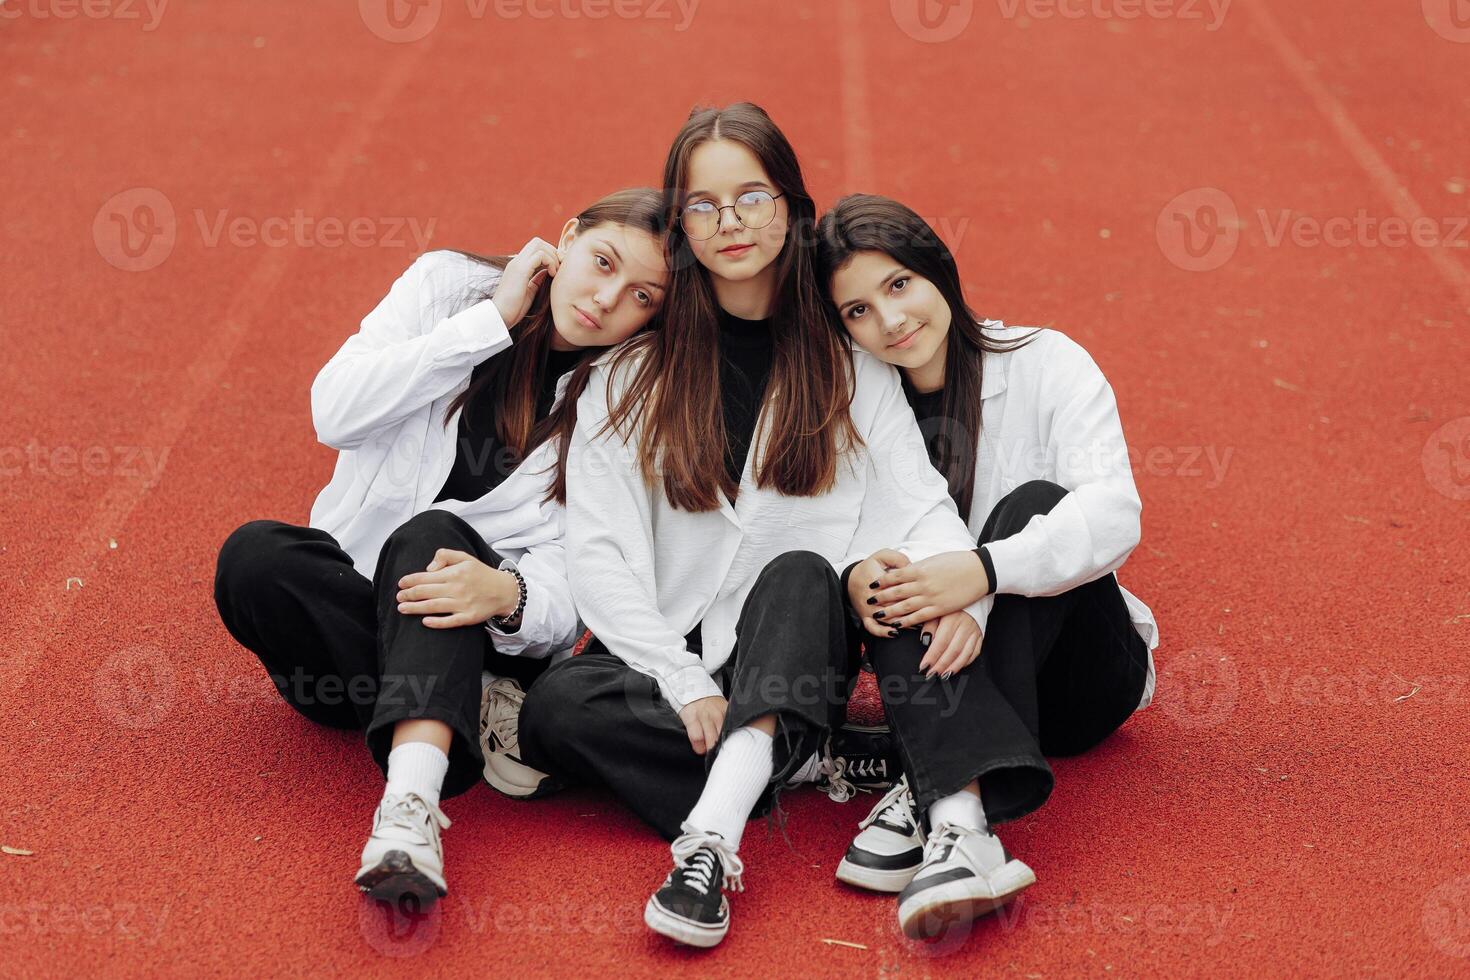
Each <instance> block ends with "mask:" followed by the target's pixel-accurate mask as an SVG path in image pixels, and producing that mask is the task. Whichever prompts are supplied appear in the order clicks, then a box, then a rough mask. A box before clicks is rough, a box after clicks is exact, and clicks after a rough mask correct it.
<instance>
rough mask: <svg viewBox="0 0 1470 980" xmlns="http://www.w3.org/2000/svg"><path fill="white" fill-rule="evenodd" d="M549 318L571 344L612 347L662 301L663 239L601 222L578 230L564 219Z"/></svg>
mask: <svg viewBox="0 0 1470 980" xmlns="http://www.w3.org/2000/svg"><path fill="white" fill-rule="evenodd" d="M557 253H558V254H559V255H560V256H561V266H560V268H559V269H558V270H557V273H556V276H555V277H553V278H552V280H551V298H550V302H551V319H552V322H553V323H554V324H555V325H556V332H557V333H559V334H561V336H562V339H563V340H565V341H566V342H567V343H569V344H571V345H572V346H574V347H612V346H613V345H615V344H620V343H622V342H623V341H625V340H627V339H628V338H629V337H631V336H633V334H635V333H637V332H638V331H639V330H641V329H642V328H643V327H644V325H646V324H647V323H648V321H649V320H651V319H652V318H653V315H654V314H655V313H657V312H658V308H659V306H660V304H662V303H663V298H664V289H665V288H666V287H667V286H668V282H669V266H668V262H667V261H666V260H665V258H664V243H663V240H662V239H660V238H658V237H656V236H654V235H651V234H649V233H648V232H646V231H643V230H642V229H639V228H631V227H628V226H626V225H620V224H616V223H614V222H610V221H609V222H603V223H602V224H600V225H594V226H593V227H591V228H587V229H585V230H583V231H580V232H579V231H578V230H577V219H575V218H573V219H572V220H571V221H568V222H567V224H566V227H565V228H563V229H562V235H561V240H560V242H558V244H557Z"/></svg>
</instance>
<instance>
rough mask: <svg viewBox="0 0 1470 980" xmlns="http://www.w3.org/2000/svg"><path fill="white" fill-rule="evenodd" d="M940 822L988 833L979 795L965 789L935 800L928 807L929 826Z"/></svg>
mask: <svg viewBox="0 0 1470 980" xmlns="http://www.w3.org/2000/svg"><path fill="white" fill-rule="evenodd" d="M942 823H948V824H953V825H954V826H956V827H967V828H969V829H970V830H978V831H980V832H981V833H982V834H988V833H989V832H990V827H989V826H988V825H987V824H986V822H985V806H984V804H982V803H981V802H980V797H979V796H978V795H977V794H975V793H971V792H968V791H966V790H960V791H959V792H958V793H954V794H951V795H950V796H943V797H940V798H939V799H937V800H935V801H934V802H933V803H932V804H931V805H930V807H929V826H931V827H938V826H939V825H940V824H942Z"/></svg>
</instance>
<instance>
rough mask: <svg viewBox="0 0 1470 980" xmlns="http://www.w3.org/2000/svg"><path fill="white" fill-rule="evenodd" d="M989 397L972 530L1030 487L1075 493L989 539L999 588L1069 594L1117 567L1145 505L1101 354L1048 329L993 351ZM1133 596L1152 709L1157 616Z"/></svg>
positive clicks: (1009, 333) (990, 324) (986, 369)
mask: <svg viewBox="0 0 1470 980" xmlns="http://www.w3.org/2000/svg"><path fill="white" fill-rule="evenodd" d="M985 330H986V333H987V334H989V335H990V336H991V337H993V338H995V339H996V340H1002V341H1005V340H1014V339H1017V338H1020V337H1025V336H1026V335H1027V334H1028V333H1030V332H1031V331H1030V330H1028V329H1025V328H1019V327H1008V326H1006V325H1005V324H1004V323H1002V322H1000V321H999V320H987V321H985ZM980 397H981V405H982V407H981V426H980V438H979V442H978V446H977V451H976V454H975V493H974V497H973V499H972V501H971V504H970V514H969V525H970V531H971V532H972V534H973V535H974V536H975V537H976V538H978V537H979V534H980V531H981V529H982V528H983V527H984V526H985V521H986V519H987V518H988V517H989V516H990V512H991V510H993V509H994V508H995V505H996V504H997V503H998V502H999V501H1000V499H1001V498H1002V497H1004V496H1005V495H1006V494H1008V493H1010V492H1011V491H1012V490H1014V489H1015V488H1016V487H1018V486H1020V485H1021V484H1023V483H1026V482H1028V481H1031V480H1049V481H1051V482H1052V483H1056V484H1059V485H1060V486H1061V487H1062V488H1063V489H1065V490H1067V491H1068V493H1067V495H1066V496H1065V497H1063V498H1062V499H1061V500H1060V501H1058V503H1057V505H1056V506H1055V507H1053V508H1052V510H1051V511H1050V512H1049V513H1046V514H1040V515H1037V516H1036V517H1033V518H1031V520H1030V521H1029V522H1028V523H1027V525H1026V527H1025V528H1023V529H1022V530H1021V531H1019V532H1018V533H1016V534H1013V535H1011V536H1010V537H1008V538H1005V539H1003V540H1001V541H994V542H991V543H990V544H987V545H986V546H985V547H986V550H988V551H989V552H990V557H991V560H992V561H993V562H994V564H995V577H996V582H995V591H996V592H999V593H1015V594H1018V595H1029V596H1045V595H1058V594H1060V593H1062V592H1067V591H1069V590H1071V589H1074V588H1076V587H1077V586H1079V585H1083V584H1085V583H1087V582H1091V581H1093V580H1094V579H1098V578H1101V577H1102V576H1104V575H1108V574H1111V573H1113V572H1114V571H1116V569H1118V568H1119V567H1120V566H1121V565H1122V564H1123V562H1124V560H1125V559H1127V557H1128V556H1129V554H1131V553H1132V551H1133V549H1134V548H1135V547H1137V545H1138V540H1139V532H1140V524H1139V515H1140V513H1141V512H1142V510H1143V503H1142V501H1140V500H1139V497H1138V488H1137V487H1136V486H1135V485H1134V482H1133V469H1132V467H1131V465H1130V463H1129V459H1128V444H1127V442H1126V441H1125V440H1124V438H1123V425H1122V423H1121V421H1120V420H1119V418H1118V404H1117V401H1116V400H1115V399H1114V397H1113V389H1112V386H1110V385H1109V384H1108V382H1107V379H1106V378H1105V377H1103V373H1102V371H1101V370H1100V369H1099V368H1098V366H1097V364H1096V363H1095V362H1094V361H1093V359H1092V358H1091V356H1089V355H1088V353H1087V351H1085V350H1083V349H1082V347H1081V346H1079V345H1078V344H1077V343H1076V342H1074V341H1073V340H1071V339H1069V338H1068V337H1067V336H1066V335H1065V334H1062V333H1059V332H1058V331H1056V330H1041V331H1039V332H1037V333H1036V337H1035V339H1034V340H1032V341H1031V343H1029V344H1028V345H1026V346H1025V347H1022V348H1020V349H1019V350H1015V351H1011V352H1009V353H1004V354H993V353H987V354H985V355H984V365H983V369H982V374H981V391H980ZM1120 588H1121V586H1120ZM1122 592H1123V599H1124V600H1125V601H1126V602H1127V604H1128V613H1129V618H1130V619H1131V620H1132V622H1133V627H1134V629H1136V630H1137V631H1138V634H1139V635H1140V636H1141V637H1143V640H1144V642H1145V644H1146V645H1147V646H1148V650H1149V655H1148V679H1147V681H1146V682H1145V684H1144V691H1143V699H1142V700H1141V701H1140V702H1139V705H1138V706H1139V708H1145V707H1147V706H1148V704H1149V703H1150V702H1151V701H1152V700H1153V694H1154V686H1155V672H1154V658H1153V650H1154V649H1155V648H1157V647H1158V645H1159V630H1158V624H1157V623H1156V622H1155V621H1154V616H1153V613H1152V612H1150V611H1149V608H1148V606H1146V605H1144V604H1143V603H1142V602H1140V601H1139V600H1138V598H1137V597H1135V596H1134V595H1133V594H1132V593H1130V592H1129V591H1128V590H1127V589H1122ZM987 612H988V610H987ZM980 626H981V628H982V629H983V628H984V627H985V622H984V620H981V621H980Z"/></svg>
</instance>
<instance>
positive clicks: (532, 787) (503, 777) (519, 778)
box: [484, 752, 549, 800]
mask: <svg viewBox="0 0 1470 980" xmlns="http://www.w3.org/2000/svg"><path fill="white" fill-rule="evenodd" d="M484 776H485V782H487V783H489V784H490V787H491V788H492V789H494V790H495V791H496V792H498V793H500V794H502V795H504V796H509V797H513V798H514V799H518V800H526V799H531V798H533V797H535V796H536V795H537V793H538V792H539V791H540V790H541V788H542V787H543V786H544V785H547V780H548V778H549V777H548V776H547V775H546V773H544V772H541V771H540V770H538V769H532V768H531V767H530V766H528V765H526V764H525V763H523V762H517V761H515V760H514V759H512V758H510V757H508V756H506V755H505V754H503V753H500V752H486V753H485V772H484Z"/></svg>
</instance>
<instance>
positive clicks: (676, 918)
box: [643, 898, 730, 949]
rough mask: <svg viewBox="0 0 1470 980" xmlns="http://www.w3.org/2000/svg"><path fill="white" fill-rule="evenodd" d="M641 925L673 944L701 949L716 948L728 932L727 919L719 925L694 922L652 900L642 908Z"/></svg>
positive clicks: (728, 924) (728, 922) (728, 921)
mask: <svg viewBox="0 0 1470 980" xmlns="http://www.w3.org/2000/svg"><path fill="white" fill-rule="evenodd" d="M643 923H644V925H646V926H648V928H650V929H652V930H653V931H654V932H656V933H658V934H659V935H660V936H667V937H668V938H670V939H672V940H674V941H675V942H680V943H684V944H685V945H686V946H698V947H700V948H701V949H709V948H710V947H711V946H718V945H719V944H720V940H722V939H724V938H725V934H726V933H727V932H729V931H730V920H729V919H726V920H725V921H724V922H722V923H720V924H719V925H708V924H706V923H703V922H695V921H693V920H692V919H686V918H684V917H683V916H680V915H675V914H674V913H672V912H670V911H668V910H667V909H665V908H664V907H663V906H662V905H660V904H658V903H657V902H655V901H654V900H653V899H652V898H650V899H649V900H648V904H647V905H645V906H643Z"/></svg>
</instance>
